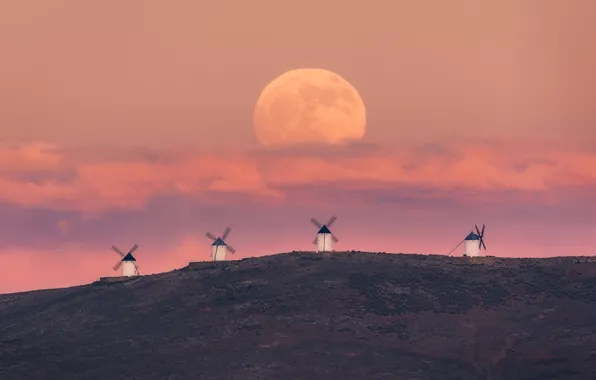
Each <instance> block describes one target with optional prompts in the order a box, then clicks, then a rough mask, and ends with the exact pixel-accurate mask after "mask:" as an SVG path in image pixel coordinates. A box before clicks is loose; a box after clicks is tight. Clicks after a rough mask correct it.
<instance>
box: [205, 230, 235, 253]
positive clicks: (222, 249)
mask: <svg viewBox="0 0 596 380" xmlns="http://www.w3.org/2000/svg"><path fill="white" fill-rule="evenodd" d="M231 231H232V229H231V228H230V227H226V229H225V230H224V232H223V234H221V236H220V237H216V236H215V235H213V234H212V233H211V232H207V233H206V234H205V236H207V237H208V238H209V239H211V240H212V241H213V243H212V244H211V259H212V260H213V261H225V259H226V256H227V255H228V252H230V253H231V254H234V253H236V250H235V249H234V248H232V247H230V246H229V245H227V244H226V242H225V240H226V239H227V238H228V236H229V235H230V232H231Z"/></svg>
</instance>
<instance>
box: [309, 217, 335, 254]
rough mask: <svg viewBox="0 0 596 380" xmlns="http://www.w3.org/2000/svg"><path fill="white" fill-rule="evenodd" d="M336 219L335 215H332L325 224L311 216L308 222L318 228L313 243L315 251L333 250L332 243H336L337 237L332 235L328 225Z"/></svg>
mask: <svg viewBox="0 0 596 380" xmlns="http://www.w3.org/2000/svg"><path fill="white" fill-rule="evenodd" d="M336 220H337V216H335V215H333V216H332V217H331V218H330V219H329V221H328V222H327V223H326V224H321V223H319V222H318V221H317V220H316V219H315V218H311V219H310V222H311V223H312V224H314V225H315V227H317V228H318V229H319V232H317V236H316V237H315V240H313V241H312V243H313V244H315V245H316V246H317V252H331V251H333V243H337V242H338V241H339V239H338V238H337V237H335V235H333V233H332V232H331V230H330V229H329V227H331V225H332V224H333V223H335V221H336Z"/></svg>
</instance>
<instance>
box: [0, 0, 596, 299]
mask: <svg viewBox="0 0 596 380" xmlns="http://www.w3.org/2000/svg"><path fill="white" fill-rule="evenodd" d="M595 12H596V3H595V2H594V1H592V0H569V1H558V0H525V1H519V0H498V1H497V0H490V1H488V0H487V1H483V2H478V1H475V0H452V1H449V2H445V1H441V0H424V1H422V0H421V1H416V2H413V1H399V0H377V1H374V2H364V1H345V0H325V1H320V0H302V1H299V2H292V1H283V2H282V1H277V0H253V1H240V0H234V1H232V0H227V1H226V0H220V1H213V2H198V1H193V0H170V1H167V2H166V1H157V0H105V1H95V2H82V1H78V0H52V1H46V0H5V1H2V2H0V50H1V51H2V61H1V63H0V293H7V292H18V291H26V290H31V289H38V288H53V287H63V286H72V285H78V284H85V283H89V282H92V281H94V280H96V279H97V278H99V277H100V276H112V275H115V274H114V272H113V271H112V266H113V265H114V264H115V263H116V261H117V260H118V256H117V255H116V254H115V253H114V252H112V251H110V247H111V246H112V244H115V245H117V246H118V247H120V248H121V249H122V250H126V249H128V248H129V247H130V246H132V245H133V244H135V243H136V244H138V245H139V247H140V248H139V250H138V251H136V253H135V256H136V258H137V260H138V264H139V267H140V271H141V273H157V272H164V271H169V270H173V269H177V268H181V267H183V266H185V265H186V264H187V263H188V262H189V261H203V260H209V244H210V241H209V240H208V239H207V238H206V237H205V236H204V234H205V232H207V231H210V232H212V233H214V234H216V235H217V234H220V233H221V232H222V231H223V230H224V229H225V227H226V226H230V227H231V228H232V232H231V234H230V237H229V238H228V240H227V242H228V243H229V244H230V245H231V246H233V247H234V248H235V249H236V250H237V253H236V254H235V255H234V256H232V259H242V258H245V257H253V256H262V255H268V254H274V253H278V252H287V251H292V250H311V249H312V247H313V246H312V244H311V242H312V239H313V238H314V236H315V233H316V229H315V227H314V226H313V225H311V224H310V223H309V219H310V218H311V217H315V218H317V219H318V220H320V221H321V222H325V221H326V220H327V219H328V218H329V217H330V216H331V215H333V214H335V215H337V216H338V220H337V222H336V223H335V224H334V226H333V229H332V230H333V232H334V233H335V234H336V235H337V237H338V238H339V239H340V241H339V243H338V244H337V246H336V249H338V250H340V249H345V250H352V249H354V250H362V251H380V252H392V253H402V252H403V253H424V254H445V253H447V252H448V251H449V250H450V249H451V248H452V247H453V246H455V245H456V244H457V243H459V242H460V241H461V240H462V239H463V238H464V237H465V236H466V235H467V234H468V233H469V232H470V231H471V229H472V228H473V227H474V224H479V225H480V224H486V226H487V227H486V236H485V243H486V246H487V254H489V255H495V256H503V257H549V256H569V255H572V256H576V255H592V254H594V252H595V248H596V191H595V190H596V107H595V106H594V105H595V104H596V74H594V70H593V68H594V67H596V46H595V45H594V44H593V41H592V40H593V36H594V35H596V24H594V23H593V20H592V18H591V15H593V14H594V13H595ZM298 68H321V69H325V70H330V71H332V72H334V73H337V74H338V75H340V76H341V77H342V78H344V79H345V80H347V81H348V82H349V83H351V84H352V86H353V87H354V88H356V89H357V91H358V93H359V94H360V96H361V98H362V101H363V103H364V105H365V107H366V133H365V135H364V137H363V138H362V139H361V140H358V141H352V142H350V143H349V144H343V145H336V146H325V147H321V146H318V145H316V144H310V145H299V146H290V147H277V148H276V147H273V148H272V147H265V146H262V145H261V144H260V143H259V140H257V138H256V136H255V128H254V125H253V112H254V109H255V103H256V101H257V99H258V98H259V95H260V93H261V91H262V90H263V89H264V88H265V86H266V85H267V84H268V83H269V82H270V81H272V80H273V79H274V78H276V77H277V76H279V75H281V74H282V73H284V72H286V71H288V70H292V69H298ZM461 253H462V252H461V250H458V251H456V252H455V254H456V255H461Z"/></svg>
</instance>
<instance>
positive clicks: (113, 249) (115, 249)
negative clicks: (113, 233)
mask: <svg viewBox="0 0 596 380" xmlns="http://www.w3.org/2000/svg"><path fill="white" fill-rule="evenodd" d="M112 251H114V252H116V253H117V254H119V255H120V256H122V257H124V253H122V251H120V250H119V249H118V247H116V246H115V245H113V246H112Z"/></svg>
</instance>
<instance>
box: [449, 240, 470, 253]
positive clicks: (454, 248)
mask: <svg viewBox="0 0 596 380" xmlns="http://www.w3.org/2000/svg"><path fill="white" fill-rule="evenodd" d="M464 241H466V239H464V240H462V241H460V242H459V243H457V245H456V246H455V247H453V249H452V250H451V251H449V253H448V254H447V256H451V254H452V253H453V251H455V250H456V249H457V247H459V246H460V245H461V243H463V242H464Z"/></svg>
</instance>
